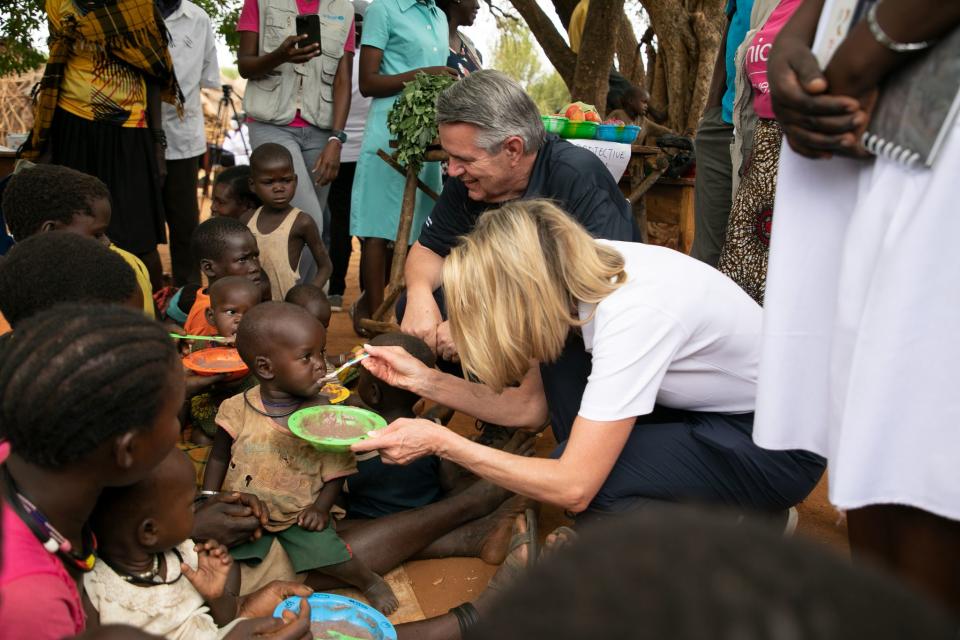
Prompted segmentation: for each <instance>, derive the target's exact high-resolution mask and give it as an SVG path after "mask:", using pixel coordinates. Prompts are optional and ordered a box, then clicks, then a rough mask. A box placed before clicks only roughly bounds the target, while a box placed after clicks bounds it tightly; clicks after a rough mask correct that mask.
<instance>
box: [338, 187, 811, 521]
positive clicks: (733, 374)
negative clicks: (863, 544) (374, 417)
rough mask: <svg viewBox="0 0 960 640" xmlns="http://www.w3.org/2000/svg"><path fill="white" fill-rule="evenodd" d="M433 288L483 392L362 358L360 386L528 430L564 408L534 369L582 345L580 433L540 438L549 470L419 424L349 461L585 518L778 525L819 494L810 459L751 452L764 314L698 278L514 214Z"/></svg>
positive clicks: (536, 215)
mask: <svg viewBox="0 0 960 640" xmlns="http://www.w3.org/2000/svg"><path fill="white" fill-rule="evenodd" d="M443 285H444V291H445V293H446V296H447V298H446V299H447V309H448V313H449V317H450V325H451V332H452V334H453V337H454V340H455V341H456V344H457V347H458V350H459V353H460V359H461V362H462V364H463V367H464V370H465V371H466V372H469V373H470V374H472V375H473V376H475V377H476V379H478V380H480V381H482V383H483V384H477V383H471V382H468V381H466V380H464V379H460V378H455V377H454V376H450V375H447V374H443V373H441V372H440V371H437V370H434V369H428V368H427V367H425V366H423V365H422V364H421V363H420V362H419V361H414V360H413V359H412V358H409V357H407V356H406V355H405V354H404V353H403V352H402V350H397V349H392V348H389V347H384V348H374V347H368V348H367V349H368V353H370V355H371V357H369V358H367V359H366V360H365V361H364V366H365V367H367V369H369V370H370V371H371V372H372V373H373V374H374V375H376V376H378V377H380V378H382V379H384V380H385V381H386V382H387V383H388V384H391V385H393V386H398V387H402V388H406V389H409V390H411V391H413V392H415V393H418V394H420V395H422V396H425V397H427V398H430V399H431V400H434V401H437V402H441V403H443V404H446V405H448V406H451V407H453V408H455V409H457V410H459V411H462V412H464V413H468V414H470V415H474V416H477V417H478V418H480V419H482V420H488V421H490V422H495V423H497V424H502V425H506V426H513V427H517V428H526V429H530V430H535V429H537V428H538V427H542V425H543V424H544V423H545V421H546V419H547V408H548V406H549V405H550V404H551V403H552V402H561V401H563V400H564V399H560V398H548V397H546V396H545V394H544V391H543V389H544V387H543V384H542V381H541V377H540V370H539V367H537V366H536V364H537V363H538V362H551V361H553V360H555V359H557V358H558V357H559V356H560V354H561V351H562V349H563V347H564V344H565V343H566V341H567V339H568V337H569V336H570V334H571V333H573V332H579V333H581V334H582V338H583V344H584V349H585V351H586V352H587V353H588V354H590V355H591V356H592V367H590V370H589V371H587V372H584V373H585V375H584V379H583V380H581V381H580V382H579V385H578V386H579V388H578V389H575V390H576V391H578V392H579V393H580V394H582V398H581V399H580V402H579V411H578V412H577V416H576V417H575V418H574V419H572V421H571V424H557V423H554V424H553V425H552V427H553V430H554V434H555V435H556V438H557V441H558V442H559V443H560V445H559V447H558V449H557V451H556V452H554V454H553V455H552V456H551V458H550V459H536V458H533V459H531V458H527V459H521V458H520V457H518V456H514V455H511V454H508V453H505V452H503V451H499V450H496V449H492V448H490V447H485V446H482V445H479V444H477V443H474V442H472V441H470V440H467V439H466V438H462V437H460V436H458V435H456V434H455V433H453V432H452V431H449V430H447V429H445V428H442V427H439V426H437V425H435V424H433V423H429V422H425V421H422V420H398V421H396V422H394V423H393V424H391V425H390V427H388V428H387V429H386V430H384V431H382V432H380V433H379V435H377V436H375V437H372V438H370V439H369V440H367V441H365V442H363V443H360V444H358V445H355V447H354V450H355V451H357V452H360V451H368V450H374V449H378V450H379V451H380V454H381V456H382V457H383V459H384V460H387V461H389V462H395V463H399V464H403V463H406V462H409V461H411V460H414V459H416V458H418V457H420V456H423V455H428V454H436V455H439V456H441V457H443V458H445V459H449V460H452V461H453V462H456V463H457V464H460V465H462V466H464V467H466V468H467V469H469V470H471V471H473V472H474V473H476V474H477V475H479V476H480V477H482V478H486V479H488V480H490V481H492V482H494V483H496V484H499V485H501V486H503V487H505V488H507V489H509V490H511V491H515V492H517V493H521V494H523V495H527V496H530V497H532V498H535V499H537V500H541V501H544V502H549V503H552V504H556V505H559V506H561V507H563V508H565V509H567V510H569V511H571V512H574V513H581V514H584V515H588V516H591V517H605V516H607V515H609V514H611V513H618V512H624V511H632V510H635V509H638V508H641V507H643V506H644V505H647V504H650V503H652V502H690V501H693V502H701V503H714V504H723V505H727V506H732V507H735V508H738V509H743V510H749V511H757V512H767V513H769V514H777V515H786V514H787V513H788V511H787V510H788V509H789V508H790V507H792V506H793V505H795V504H796V503H798V502H799V501H800V500H802V499H803V498H805V497H806V496H807V494H808V493H809V492H810V491H811V490H812V489H813V487H814V486H815V485H816V483H817V481H818V480H819V479H820V476H821V474H822V472H823V468H824V461H823V459H822V458H819V457H818V456H815V455H813V454H810V453H807V452H802V451H786V452H784V451H776V452H775V451H766V450H763V449H760V448H759V447H757V446H756V445H755V444H754V443H753V441H752V439H751V433H752V429H753V409H754V398H755V393H756V372H757V362H758V360H759V338H760V331H761V311H760V307H759V306H758V305H757V304H756V303H755V302H754V301H753V300H751V299H750V297H749V296H747V295H746V294H745V293H744V292H743V291H742V290H740V289H739V287H737V285H736V284H734V283H733V282H732V281H731V280H730V279H729V278H727V277H726V276H724V275H722V274H720V273H719V272H717V271H715V270H714V269H712V268H710V267H708V266H707V265H705V264H703V263H701V262H698V261H696V260H694V259H692V258H689V257H688V256H685V255H683V254H681V253H678V252H676V251H672V250H669V249H665V248H662V247H654V246H649V245H642V244H635V243H628V242H611V241H598V240H594V239H593V238H591V237H590V235H589V234H587V232H586V231H585V230H584V229H583V228H582V227H581V226H580V225H579V224H577V223H576V222H574V221H573V220H572V219H571V218H570V216H568V215H566V214H565V213H564V212H563V211H561V210H560V209H558V208H557V207H556V206H554V205H553V204H551V203H550V202H548V201H545V200H527V201H522V202H517V203H512V204H508V205H505V206H504V207H502V208H501V209H499V210H496V211H490V212H487V213H486V214H484V215H483V216H482V217H481V218H480V221H479V222H478V224H477V226H476V228H475V229H474V231H473V232H472V233H471V234H470V235H468V236H466V237H465V238H464V240H463V242H462V244H460V245H459V246H458V247H456V248H455V249H454V250H453V251H452V252H451V254H450V256H449V257H448V258H447V260H446V262H445V264H444V270H443ZM510 385H517V386H510ZM566 400H567V401H568V400H569V399H566ZM784 524H786V522H784Z"/></svg>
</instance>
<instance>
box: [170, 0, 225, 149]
mask: <svg viewBox="0 0 960 640" xmlns="http://www.w3.org/2000/svg"><path fill="white" fill-rule="evenodd" d="M164 23H165V24H166V26H167V30H168V31H169V32H170V44H169V49H170V56H171V57H172V58H173V68H174V71H176V73H177V81H178V82H179V83H180V89H181V90H182V91H183V97H184V100H183V120H181V119H180V118H178V117H177V112H176V109H174V108H173V106H171V105H169V104H166V103H164V104H163V105H162V107H161V108H162V112H163V130H164V132H165V133H166V134H167V154H166V155H167V160H183V159H185V158H195V157H197V156H200V155H203V153H204V152H205V151H206V150H207V141H206V135H205V134H204V128H203V106H202V105H201V102H200V87H201V86H202V87H207V88H210V89H219V88H220V65H219V64H218V62H217V47H216V41H215V40H214V37H213V29H212V28H211V26H210V18H209V16H207V14H206V13H205V12H204V11H203V9H201V8H200V7H198V6H197V5H195V4H193V3H192V2H190V0H183V3H182V4H181V5H180V8H179V9H177V10H176V11H175V12H173V13H172V14H170V16H169V17H168V18H167V19H166V20H164Z"/></svg>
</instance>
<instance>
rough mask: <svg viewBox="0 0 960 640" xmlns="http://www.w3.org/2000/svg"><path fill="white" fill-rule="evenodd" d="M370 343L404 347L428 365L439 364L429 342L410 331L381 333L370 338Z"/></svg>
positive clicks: (377, 345)
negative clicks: (428, 344) (411, 333)
mask: <svg viewBox="0 0 960 640" xmlns="http://www.w3.org/2000/svg"><path fill="white" fill-rule="evenodd" d="M370 344H371V345H373V346H374V347H403V348H404V350H405V351H406V352H407V353H409V354H410V355H412V356H413V357H414V358H416V359H417V360H419V361H420V362H422V363H423V364H425V365H427V366H428V367H433V366H434V365H436V364H437V356H436V355H434V353H433V351H432V350H431V349H430V347H429V346H427V343H426V342H424V341H423V340H421V339H420V338H418V337H417V336H412V335H410V334H409V333H402V332H400V331H390V332H388V333H381V334H380V335H378V336H376V337H374V338H373V339H372V340H370Z"/></svg>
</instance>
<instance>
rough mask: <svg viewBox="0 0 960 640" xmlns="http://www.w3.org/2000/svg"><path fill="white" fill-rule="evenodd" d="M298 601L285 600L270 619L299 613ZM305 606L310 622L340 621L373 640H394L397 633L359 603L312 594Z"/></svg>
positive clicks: (320, 639) (379, 615)
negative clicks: (287, 612) (289, 613)
mask: <svg viewBox="0 0 960 640" xmlns="http://www.w3.org/2000/svg"><path fill="white" fill-rule="evenodd" d="M300 600H301V598H298V597H296V596H294V597H291V598H287V599H286V600H284V601H283V602H281V603H280V604H278V605H277V608H276V609H274V610H273V617H274V618H281V617H283V612H284V611H292V612H293V613H299V612H300ZM307 602H308V603H309V604H310V621H311V622H330V621H342V622H346V623H349V624H351V625H354V626H356V627H359V628H360V629H363V630H364V631H366V632H367V633H369V634H370V636H371V637H373V638H374V640H397V631H396V629H394V628H393V625H392V624H390V621H389V620H387V619H386V618H385V617H384V615H383V614H382V613H380V612H379V611H377V610H376V609H374V608H373V607H371V606H369V605H366V604H364V603H362V602H360V601H359V600H354V599H353V598H347V597H346V596H338V595H335V594H333V593H314V594H313V595H311V596H310V597H309V598H307ZM342 637H343V636H342V635H333V636H330V635H327V636H326V637H324V636H316V635H315V636H314V638H316V639H317V640H333V639H334V638H342ZM348 637H349V636H348Z"/></svg>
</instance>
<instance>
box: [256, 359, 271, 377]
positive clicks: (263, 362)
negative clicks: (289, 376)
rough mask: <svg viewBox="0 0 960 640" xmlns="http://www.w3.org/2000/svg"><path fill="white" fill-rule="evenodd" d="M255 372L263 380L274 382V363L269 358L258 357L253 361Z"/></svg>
mask: <svg viewBox="0 0 960 640" xmlns="http://www.w3.org/2000/svg"><path fill="white" fill-rule="evenodd" d="M253 372H254V373H255V374H256V376H257V377H258V378H260V379H261V380H273V362H271V361H270V358H268V357H267V356H257V357H256V359H255V360H254V361H253Z"/></svg>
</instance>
